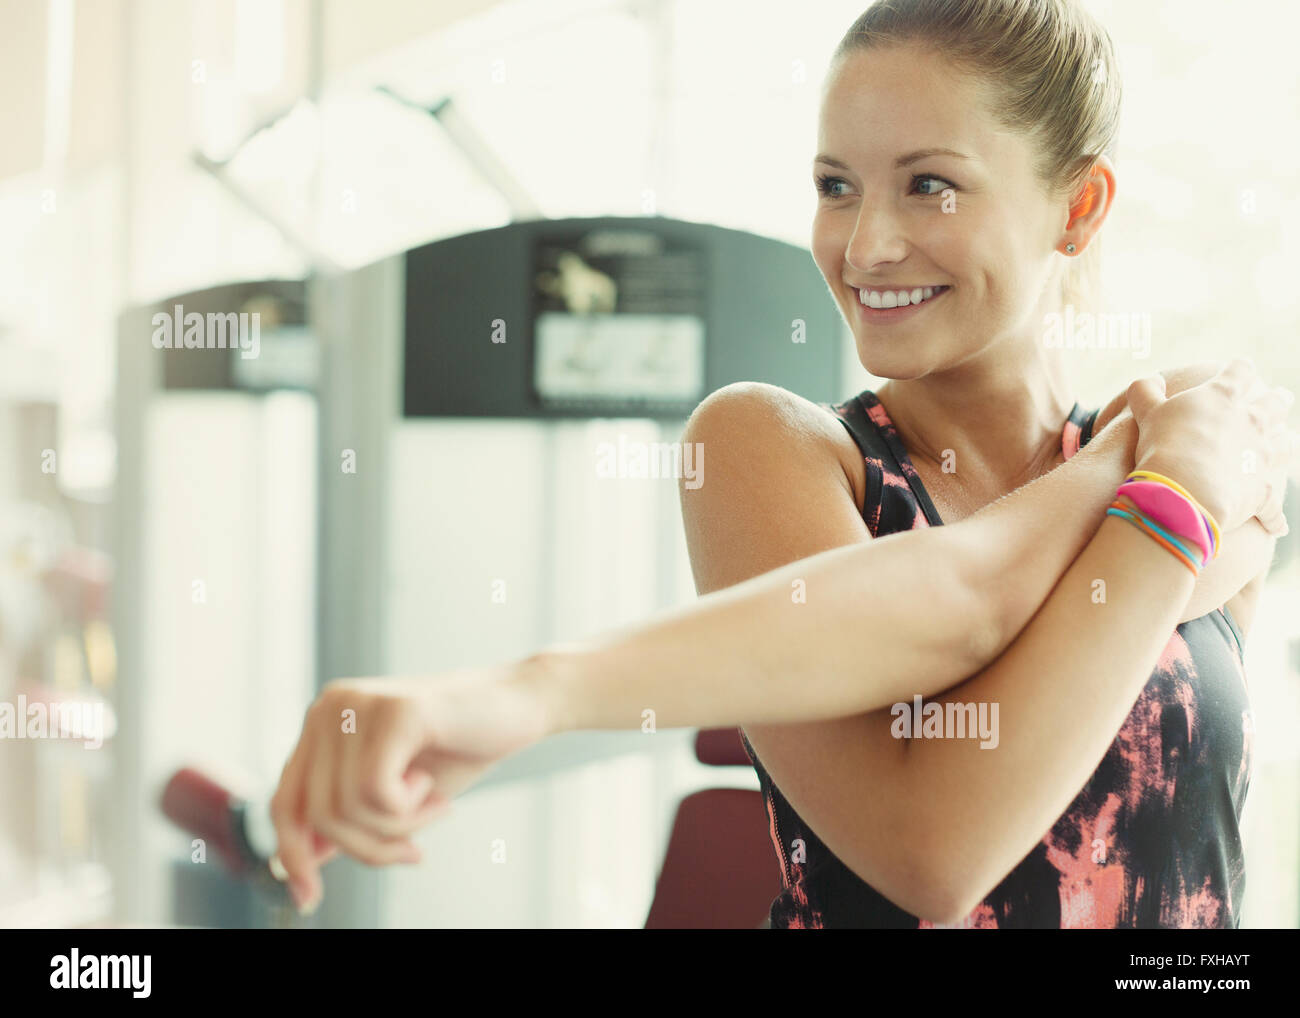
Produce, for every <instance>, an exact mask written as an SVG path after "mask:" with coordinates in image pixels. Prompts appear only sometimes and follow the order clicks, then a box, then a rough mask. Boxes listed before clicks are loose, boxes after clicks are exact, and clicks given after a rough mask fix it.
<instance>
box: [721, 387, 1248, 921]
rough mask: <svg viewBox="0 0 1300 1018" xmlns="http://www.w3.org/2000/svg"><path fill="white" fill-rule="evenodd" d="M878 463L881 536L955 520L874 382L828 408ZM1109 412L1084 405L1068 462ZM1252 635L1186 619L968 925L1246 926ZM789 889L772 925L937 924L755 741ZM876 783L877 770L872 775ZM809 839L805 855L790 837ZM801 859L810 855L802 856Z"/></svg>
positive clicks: (876, 509)
mask: <svg viewBox="0 0 1300 1018" xmlns="http://www.w3.org/2000/svg"><path fill="white" fill-rule="evenodd" d="M822 405H823V406H824V407H826V409H828V410H830V411H831V412H832V413H834V414H835V415H836V416H837V417H838V418H839V419H840V421H841V422H842V423H843V424H844V426H845V427H846V428H847V429H848V431H849V433H850V434H851V435H852V436H853V439H854V441H855V442H856V443H857V445H858V448H859V449H860V450H861V452H862V456H863V459H864V461H865V465H866V494H865V497H864V502H863V507H862V515H863V518H864V519H865V521H866V523H867V527H868V529H869V530H870V531H871V535H872V537H883V536H884V535H886V534H892V533H896V532H898V531H902V530H914V529H917V528H920V527H927V526H940V525H942V523H943V521H942V520H941V519H940V518H939V514H938V513H937V512H936V511H935V508H934V503H933V502H931V500H930V496H929V494H928V493H927V492H926V490H925V488H924V487H923V486H922V484H921V479H920V477H919V475H918V474H917V471H916V468H915V467H914V466H913V464H912V462H911V460H910V459H909V458H908V455H907V450H906V449H905V448H904V446H903V443H902V440H901V439H900V437H899V434H898V431H897V430H896V429H895V427H894V425H893V422H892V421H890V419H889V415H888V414H887V413H886V412H885V408H884V406H883V405H881V403H880V401H879V400H878V399H876V396H875V394H874V393H873V392H871V391H870V390H867V391H864V392H862V393H860V394H859V395H857V396H855V397H853V398H852V399H850V400H846V401H845V402H843V403H838V404H833V405H832V404H822ZM1097 414H1098V411H1096V410H1094V411H1092V412H1091V413H1088V412H1086V411H1084V410H1083V409H1082V408H1081V407H1080V406H1079V404H1078V403H1076V404H1075V405H1074V408H1073V409H1072V410H1071V412H1070V416H1069V419H1068V420H1067V421H1066V422H1065V425H1064V428H1063V430H1062V435H1061V444H1062V452H1063V454H1064V456H1065V458H1066V459H1069V458H1070V457H1071V456H1073V455H1074V453H1076V452H1077V451H1078V450H1079V449H1080V448H1081V446H1082V445H1084V444H1086V443H1087V442H1088V440H1089V439H1090V438H1091V433H1092V426H1093V424H1094V422H1095V421H1096V419H1097ZM1243 653H1244V647H1243V639H1242V635H1241V631H1240V629H1239V628H1238V627H1237V624H1236V622H1235V621H1234V620H1233V619H1232V618H1231V616H1230V615H1229V614H1228V613H1227V612H1226V611H1224V610H1223V609H1219V610H1216V611H1213V612H1210V613H1209V614H1207V615H1203V616H1201V617H1200V618H1197V619H1192V620H1191V621H1190V622H1184V623H1182V624H1181V625H1179V626H1178V627H1177V629H1176V630H1175V631H1174V633H1173V635H1172V636H1171V637H1170V639H1169V642H1168V644H1167V645H1166V646H1165V649H1164V651H1163V653H1162V654H1161V656H1160V660H1159V662H1158V663H1157V665H1156V669H1155V671H1154V672H1152V674H1151V678H1150V680H1149V681H1148V682H1147V684H1146V686H1145V688H1144V689H1143V690H1142V692H1141V694H1140V695H1139V696H1138V698H1137V701H1136V702H1135V703H1134V705H1133V709H1132V711H1131V712H1130V713H1129V715H1128V717H1127V719H1125V721H1124V724H1123V726H1122V727H1121V728H1120V730H1119V733H1118V734H1117V735H1116V737H1115V741H1114V742H1113V743H1111V746H1110V748H1109V749H1108V750H1107V752H1106V755H1105V757H1104V758H1103V759H1102V762H1101V765H1100V766H1099V767H1098V768H1097V770H1096V771H1095V772H1094V773H1093V775H1092V777H1090V778H1089V779H1088V782H1087V784H1085V785H1084V787H1083V788H1082V790H1081V791H1080V792H1079V794H1078V795H1077V796H1076V797H1075V799H1074V801H1073V802H1072V803H1070V806H1069V808H1067V809H1066V811H1065V812H1064V813H1063V814H1062V815H1061V817H1060V818H1059V819H1058V820H1057V821H1056V823H1055V824H1053V825H1052V828H1051V830H1049V831H1048V832H1047V834H1046V836H1045V837H1044V838H1043V840H1042V841H1041V842H1039V844H1038V845H1037V846H1036V847H1035V848H1034V849H1033V850H1032V851H1030V853H1029V854H1028V855H1027V856H1026V857H1025V858H1024V859H1023V860H1022V861H1021V862H1020V864H1019V865H1017V866H1016V867H1015V869H1013V870H1012V871H1011V872H1010V873H1008V874H1007V875H1006V877H1005V878H1004V879H1003V880H1002V882H1001V883H1000V884H999V885H998V886H997V887H995V888H994V889H993V890H992V891H991V892H990V893H989V895H988V896H987V897H986V898H985V899H984V900H983V901H981V902H980V903H979V905H978V906H976V908H975V909H974V910H973V911H972V912H971V913H970V914H969V915H968V916H966V917H965V918H964V919H963V920H962V921H961V922H958V923H953V924H951V926H953V927H957V928H968V929H969V928H987V929H1014V928H1022V929H1023V928H1036V929H1042V928H1050V929H1056V928H1060V929H1066V928H1133V929H1136V928H1144V929H1145V928H1158V927H1183V928H1186V927H1201V928H1203V927H1211V928H1223V927H1231V928H1235V927H1236V926H1238V924H1239V923H1240V911H1241V901H1242V894H1243V893H1244V891H1245V869H1244V865H1243V857H1242V848H1241V837H1240V832H1239V830H1238V823H1239V821H1240V819H1241V810H1242V806H1243V804H1244V802H1245V798H1246V791H1247V789H1248V787H1249V784H1250V773H1251V736H1252V733H1253V724H1252V715H1251V710H1250V702H1249V699H1248V696H1247V689H1246V678H1245V672H1244V671H1243V667H1242V664H1243ZM743 736H744V733H743V731H742V739H743V742H744V746H745V751H746V752H747V753H748V754H749V757H750V760H751V762H752V763H753V765H754V769H755V771H756V772H757V774H758V779H759V783H760V786H761V789H762V793H763V798H764V801H765V803H766V806H767V815H768V823H769V831H770V833H771V837H772V842H773V844H774V845H775V847H776V852H777V857H778V860H779V862H780V865H781V876H782V883H783V890H782V891H781V893H780V894H779V895H778V896H777V898H776V900H775V901H773V902H772V907H771V913H770V917H771V926H772V929H820V928H844V927H853V928H863V927H871V928H895V929H919V928H932V927H937V926H939V925H940V924H938V923H932V922H929V921H927V920H923V919H920V918H918V917H917V916H914V915H911V914H910V913H908V912H906V911H904V910H903V909H901V908H899V907H898V906H897V905H895V904H894V903H893V902H891V901H889V900H888V899H887V898H885V897H884V896H883V895H881V894H880V893H879V892H877V891H876V890H875V889H873V888H872V887H871V886H870V885H869V884H867V883H865V882H864V881H863V880H862V879H861V878H859V877H858V876H857V875H856V874H855V873H854V872H853V871H852V870H850V869H849V868H848V867H847V866H846V865H845V864H844V863H843V862H841V861H840V860H839V859H838V858H837V857H836V856H834V855H833V854H832V853H831V852H830V851H829V850H828V849H827V848H826V846H825V845H824V844H823V843H822V842H821V840H820V839H819V838H818V837H817V834H816V833H815V832H814V831H813V830H812V829H811V828H810V827H809V826H808V825H807V824H806V823H805V822H804V821H803V819H802V818H801V817H800V816H799V814H798V813H796V812H795V810H794V808H793V807H792V806H791V805H790V803H789V802H787V801H786V799H785V797H784V796H783V795H782V794H781V790H780V789H779V788H777V787H776V785H774V784H773V783H772V779H771V777H770V776H769V775H768V773H767V771H766V770H765V769H764V768H763V765H762V762H761V761H760V760H759V759H758V755H757V754H756V752H755V751H754V747H753V746H752V745H751V744H750V742H749V740H748V739H747V738H744V737H743ZM863 781H870V775H863ZM797 841H802V842H803V852H801V853H795V852H793V851H792V845H794V843H795V842H797ZM800 857H802V859H803V861H801V862H794V861H793V860H794V859H796V858H800Z"/></svg>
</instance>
